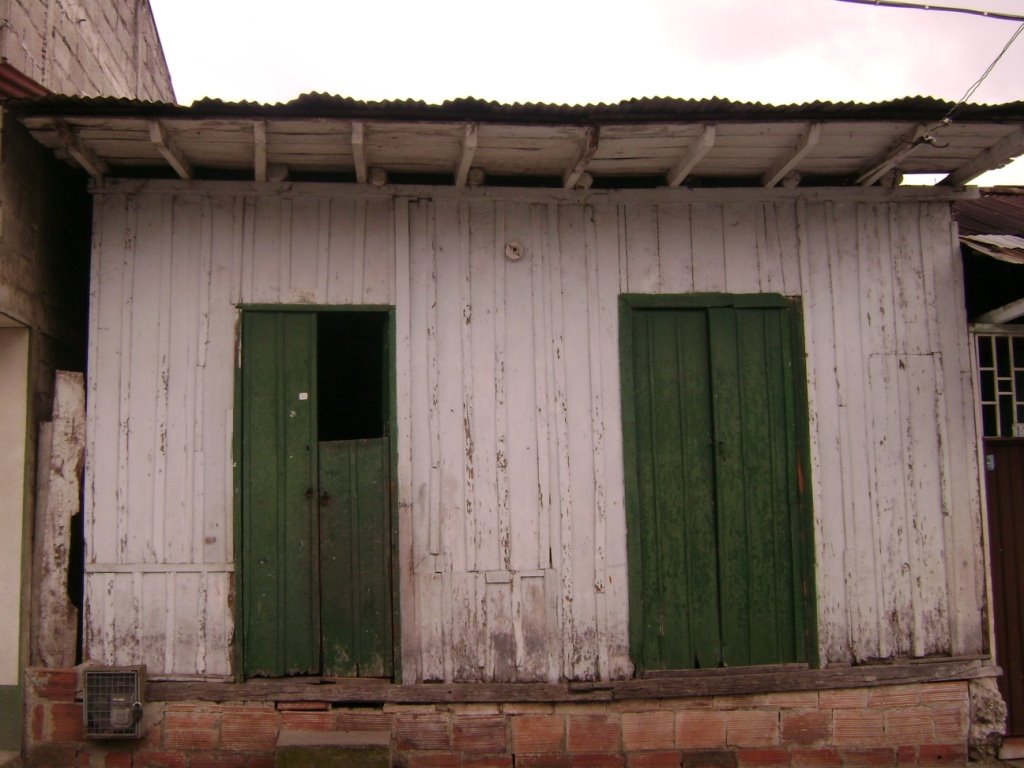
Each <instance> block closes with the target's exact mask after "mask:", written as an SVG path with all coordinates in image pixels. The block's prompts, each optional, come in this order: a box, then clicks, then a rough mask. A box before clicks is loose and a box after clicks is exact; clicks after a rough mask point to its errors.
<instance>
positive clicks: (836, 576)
mask: <svg viewBox="0 0 1024 768" xmlns="http://www.w3.org/2000/svg"><path fill="white" fill-rule="evenodd" d="M797 227H798V233H797V234H798V238H797V243H798V246H799V253H800V284H801V286H802V288H803V297H804V338H805V345H806V347H807V362H808V370H807V381H808V388H807V397H808V407H809V408H808V409H809V414H810V441H811V475H812V483H813V485H812V496H813V506H814V528H815V542H816V545H817V558H816V562H817V568H816V576H817V593H818V597H817V606H818V628H819V629H818V644H819V654H820V656H821V661H822V663H828V662H830V661H845V660H848V659H849V658H850V656H849V632H848V627H849V619H848V617H847V613H846V588H845V578H846V574H845V571H844V566H843V552H844V549H845V544H846V542H845V528H844V525H843V515H842V510H843V508H844V507H843V495H842V486H841V484H840V483H837V482H834V481H832V482H825V481H824V480H823V478H830V479H833V478H836V477H840V476H841V475H840V472H841V461H840V454H839V441H838V426H837V419H838V410H839V404H838V399H837V394H838V390H837V386H836V378H835V367H836V353H835V348H836V345H835V334H834V328H833V323H832V301H831V277H830V273H829V260H828V258H823V257H822V255H821V254H827V253H828V241H827V239H826V225H825V207H824V206H823V205H821V204H808V203H803V202H800V203H798V204H797Z"/></svg>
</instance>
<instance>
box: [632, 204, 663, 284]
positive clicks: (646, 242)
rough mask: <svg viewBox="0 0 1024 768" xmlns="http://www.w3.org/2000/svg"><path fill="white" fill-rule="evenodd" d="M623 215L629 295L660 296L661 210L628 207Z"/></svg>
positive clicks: (641, 206)
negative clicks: (659, 240) (659, 216)
mask: <svg viewBox="0 0 1024 768" xmlns="http://www.w3.org/2000/svg"><path fill="white" fill-rule="evenodd" d="M624 211H625V232H624V235H625V238H626V248H627V254H628V259H629V261H628V274H627V280H628V285H629V291H630V292H631V293H661V290H662V289H661V282H662V280H661V263H660V261H659V257H660V254H659V252H658V210H657V208H656V207H654V206H649V205H627V206H625V207H624Z"/></svg>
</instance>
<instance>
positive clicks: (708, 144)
mask: <svg viewBox="0 0 1024 768" xmlns="http://www.w3.org/2000/svg"><path fill="white" fill-rule="evenodd" d="M717 130H718V129H717V128H716V127H715V126H714V125H705V126H704V130H703V131H702V132H701V134H700V136H699V137H698V138H697V141H695V142H694V143H693V144H691V145H690V147H689V148H688V149H687V150H686V153H685V154H684V155H683V156H682V157H680V158H679V160H678V162H676V164H675V165H674V166H672V168H671V169H670V170H669V172H668V173H666V174H665V183H666V184H667V185H668V186H670V187H678V186H679V185H680V184H682V183H683V180H684V179H685V178H686V177H687V176H689V175H690V172H691V171H693V169H694V168H696V167H697V163H699V162H700V161H701V160H703V159H704V156H705V155H706V154H707V153H708V152H710V151H711V148H712V147H714V146H715V135H716V133H717Z"/></svg>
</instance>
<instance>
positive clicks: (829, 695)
mask: <svg viewBox="0 0 1024 768" xmlns="http://www.w3.org/2000/svg"><path fill="white" fill-rule="evenodd" d="M867 705H868V691H867V690H865V689H864V688H848V689H844V690H838V691H820V692H819V693H818V708H819V709H863V708H864V707H866V706H867Z"/></svg>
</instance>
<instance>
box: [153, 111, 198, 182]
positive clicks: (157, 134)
mask: <svg viewBox="0 0 1024 768" xmlns="http://www.w3.org/2000/svg"><path fill="white" fill-rule="evenodd" d="M149 140H150V141H151V142H153V144H154V146H156V148H157V151H158V152H159V153H160V154H161V155H163V157H164V160H166V161H167V164H168V165H170V166H171V168H173V169H174V172H175V173H177V174H178V176H179V177H180V178H182V179H184V180H185V181H188V180H190V179H191V178H192V175H193V172H192V164H191V163H190V162H189V161H188V159H187V158H186V157H185V154H184V153H183V152H182V151H181V148H180V147H179V146H178V143H177V142H176V141H175V140H174V139H173V138H171V137H170V136H168V135H167V129H166V128H164V126H163V124H162V123H161V122H160V121H159V120H150V121H149Z"/></svg>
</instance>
